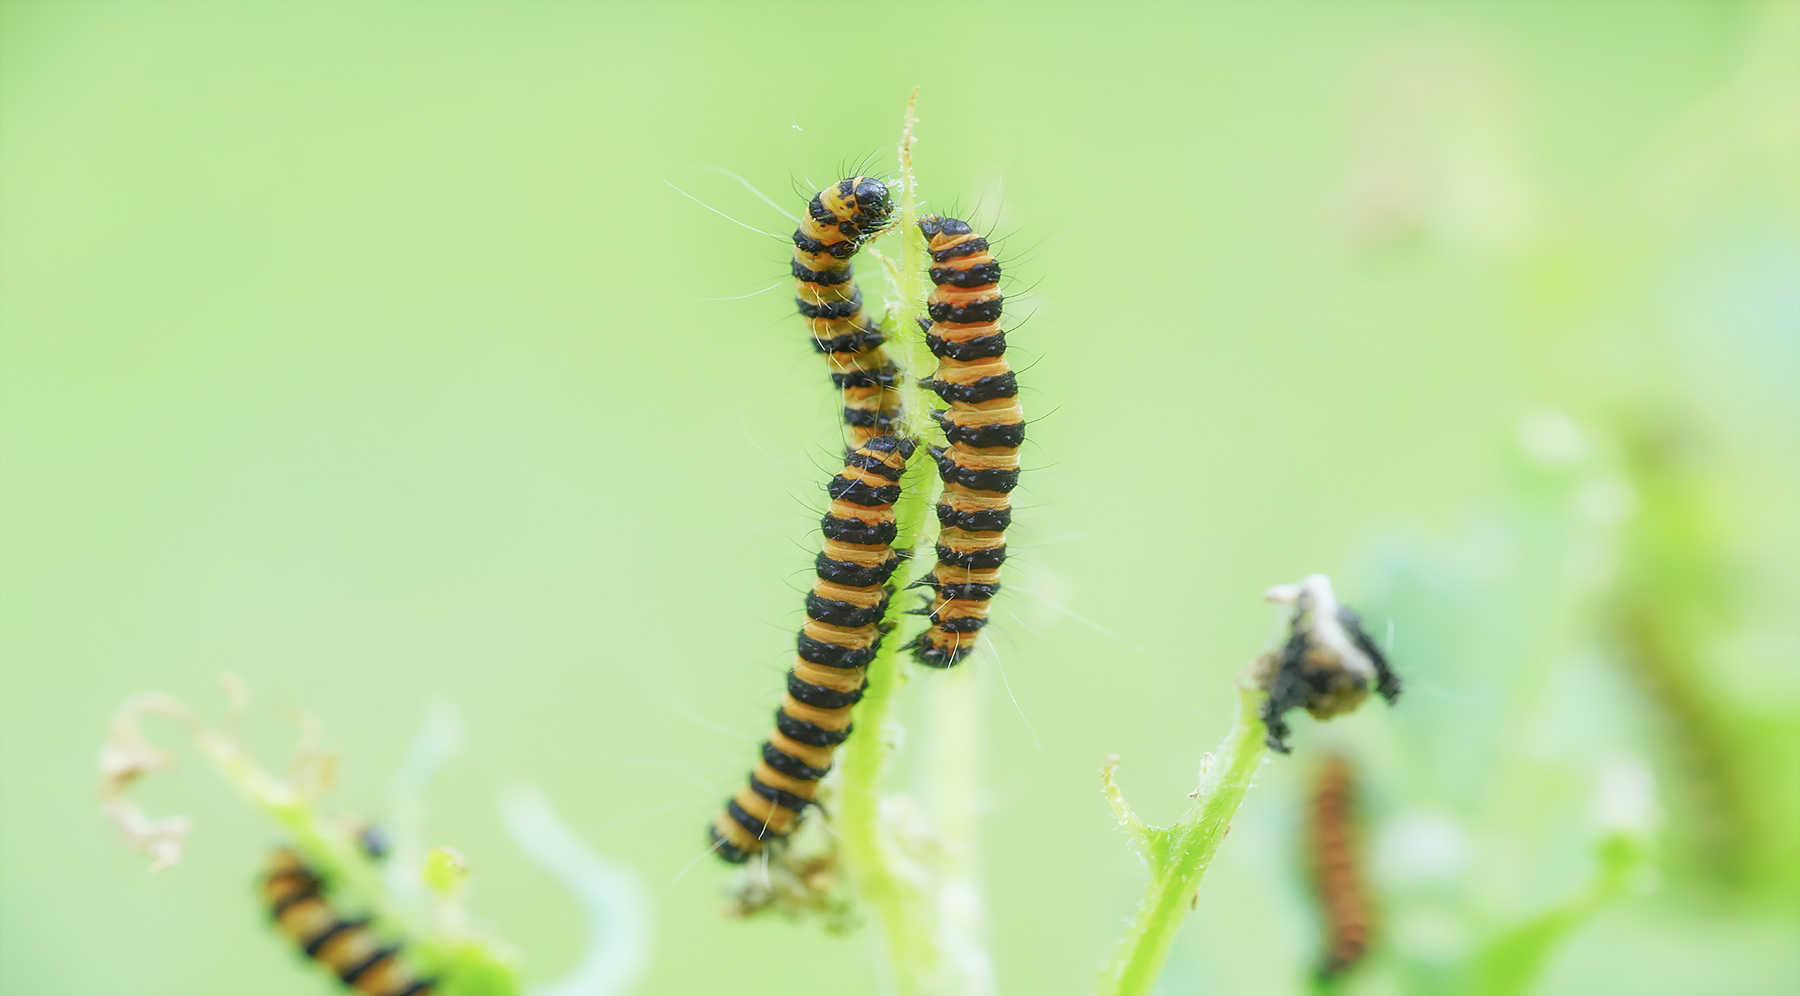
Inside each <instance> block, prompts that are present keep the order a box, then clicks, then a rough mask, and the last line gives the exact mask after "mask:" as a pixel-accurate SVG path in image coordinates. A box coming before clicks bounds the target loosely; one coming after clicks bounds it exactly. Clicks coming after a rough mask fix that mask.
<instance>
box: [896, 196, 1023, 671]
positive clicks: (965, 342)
mask: <svg viewBox="0 0 1800 996" xmlns="http://www.w3.org/2000/svg"><path fill="white" fill-rule="evenodd" d="M919 229H920V231H922V232H923V233H924V234H925V239H926V250H927V251H928V252H930V253H931V262H932V266H931V282H932V284H933V285H934V287H933V289H932V291H931V297H930V299H929V300H928V301H927V307H926V313H927V315H929V318H928V319H927V318H921V319H919V323H920V324H921V325H922V326H924V329H925V344H926V345H927V346H928V347H930V349H931V353H932V355H933V356H936V357H937V359H938V366H937V370H936V371H935V372H933V374H932V376H931V378H930V379H929V380H926V381H922V382H921V383H922V385H923V386H925V387H927V388H930V389H931V391H932V392H933V393H935V394H936V395H937V396H938V397H939V398H941V399H942V400H943V401H944V402H945V403H946V404H947V405H948V406H949V407H948V408H945V409H942V410H939V411H936V412H933V413H932V417H933V419H934V420H935V421H936V422H937V424H938V425H939V426H941V427H942V428H943V430H944V438H945V441H946V443H947V444H948V445H946V446H941V447H932V448H931V449H930V451H929V452H930V454H931V458H932V460H934V461H935V462H936V463H937V466H938V474H939V476H940V477H941V478H943V481H944V491H943V496H942V497H941V498H939V500H938V506H937V517H938V526H939V529H938V540H937V556H938V562H937V566H936V567H934V568H933V569H932V571H931V573H930V574H928V575H926V576H925V577H924V578H921V579H920V580H919V581H918V582H916V583H917V584H920V585H925V586H927V587H930V588H931V589H932V590H933V592H934V593H935V594H934V597H932V598H931V600H930V601H929V602H928V604H927V605H926V607H925V608H923V609H920V610H918V613H919V614H921V615H925V616H927V617H929V619H930V621H931V626H930V628H929V629H927V630H925V632H923V633H921V634H919V636H918V638H917V639H915V640H913V642H912V643H911V644H909V645H908V646H909V647H910V648H911V649H912V651H913V656H914V657H915V658H916V659H917V660H918V661H919V663H921V664H925V665H928V666H930V667H939V668H944V667H950V666H952V665H954V664H956V663H957V662H958V661H960V660H962V659H963V658H964V657H967V656H968V655H969V654H970V653H972V652H973V651H974V648H975V641H976V639H977V634H978V633H979V632H980V631H981V628H982V627H983V626H986V625H987V618H988V602H989V601H990V600H991V599H992V598H993V597H994V594H995V593H996V592H998V591H999V590H1000V565H1001V564H1002V563H1003V562H1004V561H1005V560H1006V527H1007V526H1008V525H1010V524H1011V522H1012V499H1011V497H1010V493H1011V491H1012V489H1013V488H1014V487H1016V486H1017V485H1018V483H1019V444H1020V443H1022V442H1024V440H1025V410H1024V409H1023V408H1022V407H1021V406H1020V405H1019V398H1018V394H1019V385H1018V382H1017V380H1016V379H1015V378H1014V376H1013V372H1012V368H1011V367H1010V366H1008V365H1007V362H1006V333H1005V332H1003V331H1001V329H1000V325H999V320H1000V308H1001V301H1002V299H1003V297H1004V295H1002V294H1001V293H1000V288H999V282H1000V264H999V262H997V261H996V260H995V259H994V256H993V253H991V252H990V251H989V250H988V242H987V239H985V238H983V237H982V236H980V235H978V234H976V233H975V231H974V230H973V229H971V228H970V227H969V226H968V224H967V223H966V222H963V221H960V220H958V219H956V218H944V217H940V216H938V215H926V216H925V217H923V218H920V219H919Z"/></svg>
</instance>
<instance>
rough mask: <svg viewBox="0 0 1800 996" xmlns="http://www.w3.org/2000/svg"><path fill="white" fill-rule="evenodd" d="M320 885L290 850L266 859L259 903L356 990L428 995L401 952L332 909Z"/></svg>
mask: <svg viewBox="0 0 1800 996" xmlns="http://www.w3.org/2000/svg"><path fill="white" fill-rule="evenodd" d="M324 885H325V883H324V882H323V881H321V880H320V878H319V876H318V874H317V873H316V872H314V871H313V870H312V869H311V868H308V867H307V866H306V863H305V862H304V861H302V860H301V859H300V855H299V854H297V853H295V852H294V851H293V850H292V849H291V848H286V847H283V848H280V849H278V850H277V851H276V852H275V853H274V854H273V855H271V856H270V858H269V864H268V868H267V870H266V871H265V872H264V874H263V888H262V892H263V901H264V902H266V903H268V905H269V913H270V915H271V916H272V917H274V919H275V925H276V926H277V927H278V928H280V930H281V932H282V933H284V934H286V935H287V936H288V937H290V938H292V939H293V941H294V943H296V944H298V945H300V949H301V950H302V951H304V952H305V953H306V956H307V957H308V958H311V959H313V960H314V961H317V962H318V963H319V964H321V965H323V966H325V967H326V968H328V969H330V970H331V971H332V973H333V974H334V975H336V976H337V977H338V979H339V981H341V982H343V983H344V985H345V986H348V987H349V988H350V989H352V990H354V991H356V992H359V993H364V994H366V996H428V994H429V993H430V992H431V991H432V986H433V984H434V983H433V982H432V980H430V979H421V978H418V977H416V976H414V975H413V974H412V972H411V971H410V970H409V969H408V968H407V967H406V965H405V964H404V963H403V962H402V961H401V960H400V948H399V947H398V946H392V945H390V946H384V945H382V944H381V942H380V941H378V940H377V939H376V938H375V935H374V933H372V932H371V931H370V930H369V925H368V924H369V922H368V921H367V920H364V919H348V918H345V917H343V916H340V915H339V914H338V913H337V911H336V910H334V909H332V907H331V905H330V903H328V902H327V901H326V899H325V896H324V894H323V893H324Z"/></svg>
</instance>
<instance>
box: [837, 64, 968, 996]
mask: <svg viewBox="0 0 1800 996" xmlns="http://www.w3.org/2000/svg"><path fill="white" fill-rule="evenodd" d="M914 97H915V98H916V97H917V91H915V92H914ZM912 112H913V108H912V105H911V104H910V103H909V104H908V105H907V113H906V124H905V128H904V130H903V133H902V137H901V142H900V185H901V197H900V221H899V228H900V239H901V246H902V249H901V258H900V261H899V263H898V265H897V267H895V268H894V269H895V270H896V271H897V273H896V280H895V284H896V287H895V290H896V292H897V293H898V295H899V300H898V301H897V302H895V303H894V305H893V306H892V307H890V308H889V309H888V311H887V315H886V317H885V318H884V320H883V322H882V325H883V331H884V332H886V334H887V338H888V342H889V344H890V345H891V347H892V355H893V358H894V359H895V361H896V363H897V364H898V365H899V366H900V367H901V368H902V369H901V374H902V381H901V383H902V388H901V412H900V419H899V424H900V426H901V432H903V433H905V434H906V435H908V436H912V437H914V438H917V437H919V436H921V435H923V434H924V433H925V431H926V429H927V427H928V426H929V425H930V419H929V417H928V416H927V415H926V412H928V411H929V402H928V401H927V400H926V395H927V392H926V391H925V390H924V389H923V388H921V387H920V386H919V381H920V380H921V379H922V375H923V374H924V373H925V372H926V371H928V370H930V369H931V367H932V365H933V364H935V362H936V361H935V359H933V357H932V356H931V353H930V351H929V350H928V349H926V348H925V343H924V336H923V335H922V334H920V333H919V331H918V326H917V323H916V322H915V319H916V318H917V316H918V315H920V314H921V313H923V311H924V309H925V295H926V293H927V287H928V286H929V282H928V279H927V277H926V265H925V259H926V254H925V240H924V236H923V234H921V233H920V231H919V225H918V221H919V207H918V203H919V202H918V187H917V184H916V182H915V181H914V178H913V169H912V138H911V136H912V125H913V113H912ZM929 464H930V461H929V460H915V461H914V465H913V466H912V467H911V468H909V469H908V471H907V473H906V475H905V477H904V478H903V479H902V489H901V496H900V500H899V501H898V502H897V503H895V505H894V516H895V520H896V530H897V534H896V536H895V538H894V548H895V549H896V550H904V551H908V552H909V553H913V554H919V553H921V552H923V551H924V550H925V546H924V544H925V540H926V538H927V533H928V532H929V527H928V520H929V519H930V516H929V514H928V513H929V511H930V510H931V508H932V507H933V506H934V505H935V504H936V501H937V499H936V495H937V491H938V487H939V483H938V479H937V474H936V473H935V472H934V470H935V468H932V467H930V466H929ZM916 559H917V558H916V557H915V560H916ZM902 601H903V600H902V599H901V598H895V599H893V600H892V603H891V604H890V605H889V606H888V610H887V614H886V617H885V618H884V619H883V620H882V621H883V624H884V625H885V626H887V627H889V635H888V637H887V639H885V640H884V641H883V642H882V645H881V649H880V650H879V651H877V653H876V655H875V659H874V660H873V661H871V662H870V663H869V669H868V687H867V688H866V689H864V691H863V697H862V701H861V702H860V703H859V704H858V705H857V707H856V726H857V733H856V736H853V737H851V738H850V739H849V740H848V741H846V742H845V743H844V746H843V748H842V749H841V753H840V755H839V756H840V758H841V760H840V761H839V762H838V770H839V772H840V777H841V781H840V782H839V786H838V803H837V809H838V813H837V820H836V824H837V829H838V833H839V835H840V837H841V839H842V842H843V853H844V857H845V859H846V861H847V863H848V865H849V870H850V873H851V875H852V876H853V878H854V879H855V881H856V883H857V886H858V890H859V892H860V894H861V896H862V899H863V902H864V903H865V904H866V905H867V906H868V908H869V909H870V910H871V911H872V912H873V914H874V916H875V919H876V921H877V922H878V923H879V924H880V927H881V930H882V934H883V937H884V940H885V942H886V947H887V953H888V962H889V964H890V965H891V967H892V971H893V976H894V982H895V985H896V987H897V988H898V990H899V991H900V992H902V993H908V994H910V993H922V992H927V991H929V990H930V989H932V988H933V985H932V982H933V980H934V979H936V978H937V976H938V966H939V965H940V964H941V963H942V961H943V959H942V956H941V954H940V952H939V950H938V945H937V943H936V941H937V938H936V932H935V930H934V925H935V922H936V919H935V918H934V917H933V916H932V904H931V901H930V896H929V883H928V881H927V880H926V878H925V876H923V875H922V874H921V872H922V869H919V868H918V867H917V866H916V863H915V862H912V861H910V860H909V859H908V856H907V855H906V854H905V852H904V850H903V849H902V847H901V846H900V844H899V842H898V841H897V840H895V839H894V836H893V834H892V833H891V832H890V830H889V828H888V825H887V822H886V821H885V820H884V819H883V818H882V814H881V805H880V803H881V794H880V791H879V788H880V784H881V779H882V776H883V775H884V773H885V772H886V769H887V766H888V764H887V762H888V758H889V756H890V755H891V754H892V752H893V749H894V745H895V742H896V740H897V739H898V737H899V729H898V727H897V725H896V724H895V721H894V719H893V707H894V693H895V691H896V690H897V689H898V688H899V687H900V686H901V685H902V684H904V683H905V675H904V673H903V672H901V671H900V669H899V664H898V655H899V650H900V648H901V646H903V645H904V644H905V642H906V641H905V640H904V639H903V638H902V637H903V636H904V634H903V633H901V632H900V631H899V628H900V625H901V623H902V622H904V621H905V619H906V616H905V614H904V610H903V609H902V605H901V603H902Z"/></svg>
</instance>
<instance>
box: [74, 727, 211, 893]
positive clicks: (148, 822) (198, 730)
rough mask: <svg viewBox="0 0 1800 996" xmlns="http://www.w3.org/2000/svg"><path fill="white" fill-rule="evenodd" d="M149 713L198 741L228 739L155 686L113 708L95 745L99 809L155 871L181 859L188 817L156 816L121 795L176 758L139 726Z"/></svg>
mask: <svg viewBox="0 0 1800 996" xmlns="http://www.w3.org/2000/svg"><path fill="white" fill-rule="evenodd" d="M152 715H158V716H168V717H170V718H171V719H174V720H175V721H177V722H179V723H180V724H181V725H182V726H183V727H185V728H186V729H187V731H188V733H189V734H190V735H192V736H193V737H194V738H195V739H196V740H197V741H201V743H202V745H203V746H204V745H206V744H207V742H208V740H209V739H210V740H213V741H218V742H220V743H229V742H228V741H225V739H224V738H223V737H222V736H220V735H219V734H217V733H215V732H213V731H212V730H210V729H209V728H208V727H207V726H206V724H204V723H202V722H201V721H200V719H199V717H197V716H195V715H194V711H193V710H192V709H189V708H188V707H187V704H186V703H184V702H182V701H181V700H179V699H176V698H173V697H171V696H168V695H163V694H161V693H158V692H148V693H144V694H141V695H133V696H132V697H131V698H129V699H126V700H125V702H124V703H123V704H121V705H120V706H119V709H118V711H117V712H115V713H113V721H112V726H111V728H110V729H109V730H108V731H107V737H106V743H104V744H103V745H101V747H100V812H101V813H102V814H103V815H104V816H105V817H106V819H107V822H109V823H111V824H112V825H113V826H114V827H115V828H116V829H117V830H118V831H119V833H120V835H122V836H123V837H124V838H125V842H126V843H127V844H129V845H130V846H131V848H132V850H135V851H137V852H138V853H139V854H142V855H144V856H145V857H147V858H149V859H150V870H151V871H153V872H156V871H162V870H163V869H164V868H167V867H169V866H170V865H173V864H175V863H176V862H177V861H180V860H181V851H182V842H183V840H184V839H185V838H186V837H187V834H188V831H189V830H191V829H192V828H193V821H192V820H190V819H188V818H187V817H186V816H167V817H163V818H161V819H155V818H153V817H151V816H150V814H148V813H146V812H144V810H143V809H142V807H140V806H138V805H137V804H136V803H134V802H132V801H131V800H129V799H127V798H125V791H126V790H127V789H128V788H130V787H131V785H132V784H133V783H135V782H136V781H137V780H138V779H140V778H142V777H144V776H145V775H149V774H153V773H155V772H158V771H162V770H163V769H165V768H170V767H173V766H174V764H175V757H174V755H172V754H170V753H169V752H168V751H165V750H163V749H161V748H159V747H157V746H156V745H155V744H153V743H151V742H150V739H149V738H148V737H146V736H144V731H143V730H142V729H141V728H140V727H139V723H140V721H141V720H142V719H143V717H145V716H152Z"/></svg>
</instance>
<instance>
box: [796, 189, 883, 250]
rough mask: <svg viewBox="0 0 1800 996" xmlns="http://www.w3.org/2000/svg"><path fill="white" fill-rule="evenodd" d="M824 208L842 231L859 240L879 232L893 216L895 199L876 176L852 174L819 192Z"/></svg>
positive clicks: (817, 201) (819, 199)
mask: <svg viewBox="0 0 1800 996" xmlns="http://www.w3.org/2000/svg"><path fill="white" fill-rule="evenodd" d="M815 203H817V204H818V207H819V209H820V211H822V212H823V213H824V214H826V215H829V218H820V219H819V220H820V221H829V222H833V223H835V224H836V225H837V229H838V231H839V232H842V233H843V234H844V235H845V236H847V237H849V238H850V239H853V240H855V241H859V242H860V241H862V240H864V239H868V238H871V237H873V236H875V235H876V234H878V233H879V232H880V231H881V230H882V229H884V228H886V227H887V225H888V222H889V221H890V220H891V219H892V218H893V214H894V201H893V198H892V197H890V196H889V195H888V188H887V184H885V183H882V182H881V181H880V180H878V179H876V178H875V177H872V176H852V177H848V178H846V179H843V180H839V181H838V182H837V183H835V184H833V185H831V186H829V187H827V188H825V189H824V190H822V191H820V192H819V196H818V198H817V200H816V202H815Z"/></svg>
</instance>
